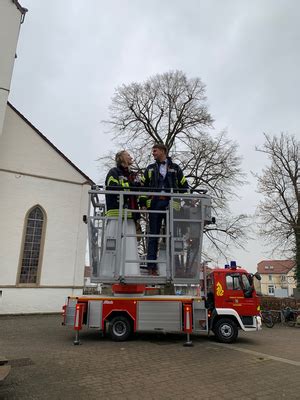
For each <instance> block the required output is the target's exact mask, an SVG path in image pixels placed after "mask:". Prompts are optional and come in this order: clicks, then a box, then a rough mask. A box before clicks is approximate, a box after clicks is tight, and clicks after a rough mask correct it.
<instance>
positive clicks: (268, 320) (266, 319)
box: [260, 311, 274, 328]
mask: <svg viewBox="0 0 300 400" xmlns="http://www.w3.org/2000/svg"><path fill="white" fill-rule="evenodd" d="M260 316H261V321H262V323H263V324H264V325H265V326H266V327H267V328H273V326H274V320H273V315H272V313H271V312H270V311H261V312H260Z"/></svg>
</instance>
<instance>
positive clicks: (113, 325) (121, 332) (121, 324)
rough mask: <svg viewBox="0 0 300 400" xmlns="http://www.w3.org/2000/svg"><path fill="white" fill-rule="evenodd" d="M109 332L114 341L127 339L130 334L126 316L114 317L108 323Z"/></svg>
mask: <svg viewBox="0 0 300 400" xmlns="http://www.w3.org/2000/svg"><path fill="white" fill-rule="evenodd" d="M109 334H110V336H111V338H112V340H114V341H115V342H123V341H125V340H127V339H128V338H129V336H130V334H131V325H130V322H129V320H128V318H126V317H123V316H119V317H114V318H113V319H112V320H111V321H110V323H109Z"/></svg>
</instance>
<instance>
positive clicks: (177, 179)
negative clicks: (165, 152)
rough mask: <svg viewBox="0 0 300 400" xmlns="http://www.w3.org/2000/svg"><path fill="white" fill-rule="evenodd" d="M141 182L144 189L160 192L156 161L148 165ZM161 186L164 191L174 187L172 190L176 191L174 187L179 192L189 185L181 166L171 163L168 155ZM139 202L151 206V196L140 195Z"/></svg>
mask: <svg viewBox="0 0 300 400" xmlns="http://www.w3.org/2000/svg"><path fill="white" fill-rule="evenodd" d="M141 182H142V185H143V186H144V187H145V189H144V190H145V191H149V192H150V191H155V192H160V191H161V190H162V189H161V178H160V176H159V163H158V162H155V163H153V164H150V165H148V167H147V168H146V170H145V172H144V175H143V176H142V179H141ZM163 187H164V189H163V190H164V191H165V192H168V191H170V189H175V190H174V191H175V192H176V189H179V190H178V192H179V193H183V192H185V191H187V189H188V187H189V186H188V182H187V180H186V177H185V176H184V175H183V172H182V170H181V168H180V167H179V165H178V164H175V163H173V162H172V160H171V158H170V157H168V159H167V174H166V177H165V179H164V181H163ZM151 197H153V196H151ZM139 203H140V206H145V205H147V207H148V208H149V207H150V206H151V198H149V197H147V196H140V199H139Z"/></svg>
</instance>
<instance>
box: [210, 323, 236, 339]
mask: <svg viewBox="0 0 300 400" xmlns="http://www.w3.org/2000/svg"><path fill="white" fill-rule="evenodd" d="M213 332H214V334H215V335H216V338H217V340H218V341H219V342H221V343H234V342H235V341H236V339H237V337H238V327H237V324H236V323H235V322H234V321H233V320H232V319H230V318H221V319H219V320H218V321H217V322H216V323H215V324H214V328H213Z"/></svg>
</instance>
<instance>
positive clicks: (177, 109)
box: [106, 71, 213, 148]
mask: <svg viewBox="0 0 300 400" xmlns="http://www.w3.org/2000/svg"><path fill="white" fill-rule="evenodd" d="M110 115H111V119H110V120H109V121H106V122H107V123H109V124H111V125H112V127H113V130H114V132H115V138H117V139H118V140H124V139H125V141H126V144H127V145H129V144H130V143H136V142H137V141H138V142H139V143H141V144H142V145H143V146H145V143H149V142H157V143H164V144H166V145H167V146H168V148H171V147H172V146H173V145H174V142H175V139H176V140H180V139H182V138H185V137H188V138H189V137H191V136H194V135H196V134H197V133H199V132H201V130H202V129H203V127H204V126H211V124H212V122H213V120H212V118H211V116H210V114H209V113H208V111H207V106H206V97H205V85H204V84H203V83H202V82H201V80H200V79H199V78H195V79H187V77H186V76H185V74H184V73H183V72H181V71H175V72H167V73H164V74H158V75H155V76H153V77H151V78H149V79H147V80H146V82H143V83H131V84H130V85H123V86H121V87H119V88H117V89H116V91H115V95H114V96H113V99H112V104H111V107H110Z"/></svg>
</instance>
